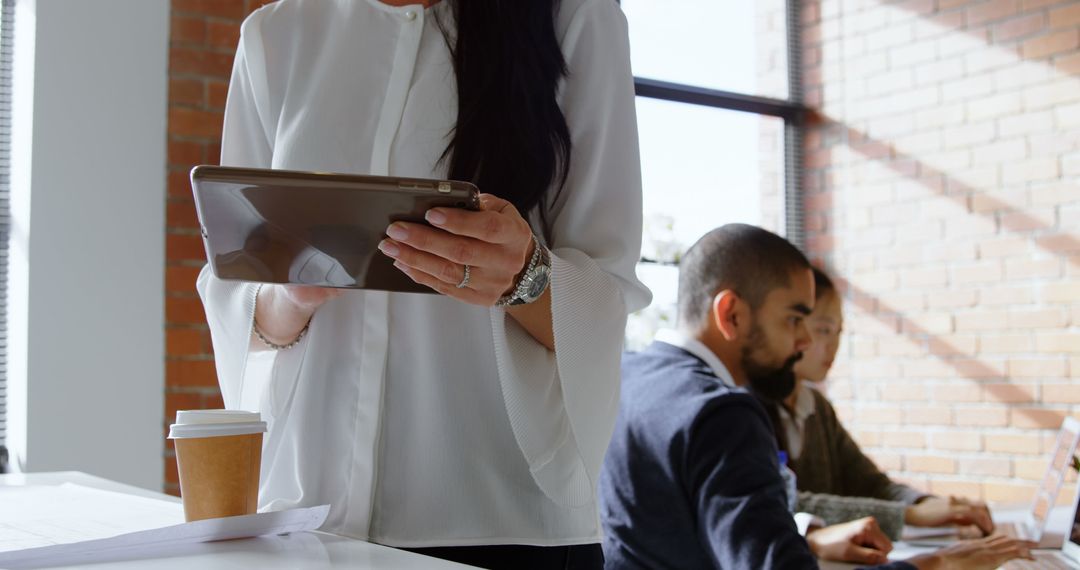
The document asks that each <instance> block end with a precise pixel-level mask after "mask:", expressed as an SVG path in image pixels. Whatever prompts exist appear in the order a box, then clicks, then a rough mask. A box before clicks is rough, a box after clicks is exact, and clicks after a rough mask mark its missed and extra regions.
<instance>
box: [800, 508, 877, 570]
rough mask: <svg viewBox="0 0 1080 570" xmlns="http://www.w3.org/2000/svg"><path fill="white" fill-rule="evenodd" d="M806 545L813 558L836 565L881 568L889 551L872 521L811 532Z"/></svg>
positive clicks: (866, 519)
mask: <svg viewBox="0 0 1080 570" xmlns="http://www.w3.org/2000/svg"><path fill="white" fill-rule="evenodd" d="M806 542H807V543H808V544H809V545H810V550H811V551H812V552H813V553H814V555H815V556H817V557H818V558H820V559H822V560H832V561H836V562H854V563H856V564H884V563H885V562H887V561H888V559H889V558H888V554H889V552H891V551H892V542H891V541H889V537H887V536H885V533H884V532H882V531H881V527H879V526H878V523H877V521H876V520H875V519H874V517H866V518H863V519H859V520H854V521H851V522H846V523H843V524H836V525H832V526H827V527H824V528H819V529H816V530H812V531H810V532H808V533H806Z"/></svg>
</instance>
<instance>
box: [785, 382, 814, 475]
mask: <svg viewBox="0 0 1080 570" xmlns="http://www.w3.org/2000/svg"><path fill="white" fill-rule="evenodd" d="M812 390H813V388H811V387H810V383H809V382H800V383H799V387H798V388H796V391H797V392H798V396H796V397H795V409H794V410H790V411H789V410H788V409H787V408H786V407H784V406H777V408H779V410H780V414H779V416H780V426H781V428H783V430H784V438H785V443H787V448H788V456H789V457H791V460H792V461H794V460H796V459H798V458H799V456H800V455H802V446H803V433H804V432H805V431H806V419H807V418H809V417H810V416H812V415H814V394H813V392H812Z"/></svg>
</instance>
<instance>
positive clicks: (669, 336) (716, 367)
mask: <svg viewBox="0 0 1080 570" xmlns="http://www.w3.org/2000/svg"><path fill="white" fill-rule="evenodd" d="M656 340H658V341H660V342H662V343H664V344H670V345H671V346H674V347H678V348H681V349H683V350H685V351H686V352H689V353H690V354H693V355H694V356H696V357H698V358H699V359H701V360H702V361H703V362H704V363H705V364H708V365H709V368H712V371H713V374H716V377H717V378H719V379H720V381H721V382H723V383H724V384H727V386H728V387H730V388H737V387H738V385H737V384H736V383H735V377H734V376H732V375H731V372H729V371H728V369H727V366H724V362H723V361H722V360H720V357H719V356H717V355H716V353H715V352H713V351H712V349H710V348H709V347H707V346H705V343H703V342H701V341H700V340H698V339H696V338H694V337H692V336H690V335H688V334H684V333H683V332H681V331H678V330H675V329H660V330H658V331H656Z"/></svg>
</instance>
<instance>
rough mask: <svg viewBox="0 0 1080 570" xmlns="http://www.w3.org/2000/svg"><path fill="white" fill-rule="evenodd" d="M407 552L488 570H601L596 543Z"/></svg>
mask: <svg viewBox="0 0 1080 570" xmlns="http://www.w3.org/2000/svg"><path fill="white" fill-rule="evenodd" d="M403 550H408V551H409V552H415V553H417V554H423V555H424V556H431V557H433V558H441V559H443V560H450V561H451V562H459V563H461V564H468V565H469V566H479V567H480V568H489V569H491V570H502V569H503V568H505V569H507V570H603V568H604V551H603V550H602V549H601V548H600V545H599V544H578V545H574V546H520V545H516V544H515V545H505V546H501V545H500V546H437V547H434V548H405V549H403Z"/></svg>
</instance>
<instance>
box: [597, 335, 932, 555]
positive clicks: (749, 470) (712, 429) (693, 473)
mask: <svg viewBox="0 0 1080 570" xmlns="http://www.w3.org/2000/svg"><path fill="white" fill-rule="evenodd" d="M622 376H623V378H622V395H621V397H620V406H619V415H618V419H617V421H616V424H615V433H614V436H613V437H612V440H611V445H610V446H609V447H608V452H607V456H606V458H605V460H604V466H603V469H602V472H601V476H600V516H601V521H602V523H603V526H604V543H603V546H604V558H605V566H606V567H607V568H620V569H621V568H643V569H644V568H695V569H696V568H725V569H726V568H737V569H744V568H745V569H748V570H749V569H753V570H758V569H761V568H817V566H818V564H817V559H816V558H815V557H814V555H813V553H811V551H810V547H809V545H807V543H806V541H805V540H804V539H803V537H802V536H801V535H799V531H798V529H797V528H796V526H795V520H794V518H793V517H792V516H791V513H790V512H789V511H788V508H787V501H786V498H785V490H784V483H783V479H781V476H780V465H779V463H778V461H777V448H776V440H775V439H774V437H773V430H772V424H771V423H770V421H769V419H768V416H767V415H766V413H765V410H764V409H763V408H762V407H761V404H759V403H758V401H757V400H756V399H755V398H754V397H753V396H752V395H750V394H749V393H747V391H746V390H744V389H742V388H732V387H729V386H727V385H725V384H724V383H723V381H721V380H720V379H719V378H718V377H717V376H716V375H715V374H714V373H713V371H712V369H711V368H710V367H709V366H708V365H707V364H706V363H705V362H703V361H701V360H700V359H698V358H697V357H695V356H694V355H692V354H690V353H689V352H687V351H685V350H683V349H681V348H678V347H675V346H672V345H669V344H666V343H663V342H654V343H652V344H651V345H649V347H647V348H646V349H645V350H644V351H642V352H640V353H632V354H626V355H624V357H623V363H622ZM889 567H892V568H897V569H899V568H912V566H911V565H909V564H906V563H897V564H895V565H890V566H889Z"/></svg>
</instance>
